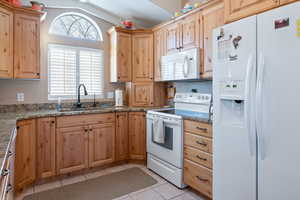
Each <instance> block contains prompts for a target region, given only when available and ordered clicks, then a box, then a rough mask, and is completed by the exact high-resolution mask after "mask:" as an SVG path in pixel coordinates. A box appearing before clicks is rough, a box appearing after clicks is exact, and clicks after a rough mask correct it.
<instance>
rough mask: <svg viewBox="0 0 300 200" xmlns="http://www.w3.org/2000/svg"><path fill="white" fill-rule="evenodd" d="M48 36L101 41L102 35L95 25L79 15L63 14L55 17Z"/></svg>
mask: <svg viewBox="0 0 300 200" xmlns="http://www.w3.org/2000/svg"><path fill="white" fill-rule="evenodd" d="M50 34H55V35H61V36H67V37H73V38H78V39H83V40H95V41H102V34H101V31H100V29H99V27H98V26H97V24H96V23H95V22H94V21H93V20H91V19H90V18H88V17H87V16H84V15H82V14H79V13H65V14H63V15H60V16H58V17H56V18H55V19H54V21H53V23H52V24H51V28H50Z"/></svg>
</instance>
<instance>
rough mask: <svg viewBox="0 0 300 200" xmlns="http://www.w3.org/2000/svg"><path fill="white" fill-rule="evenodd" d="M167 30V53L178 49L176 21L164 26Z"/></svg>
mask: <svg viewBox="0 0 300 200" xmlns="http://www.w3.org/2000/svg"><path fill="white" fill-rule="evenodd" d="M166 31H167V33H166V34H167V36H166V37H167V39H166V40H167V53H176V52H179V51H180V37H181V33H180V24H179V23H178V22H176V23H173V24H170V25H168V26H167V27H166Z"/></svg>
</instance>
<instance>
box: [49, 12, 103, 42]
mask: <svg viewBox="0 0 300 200" xmlns="http://www.w3.org/2000/svg"><path fill="white" fill-rule="evenodd" d="M65 15H78V16H80V17H82V18H84V19H86V20H88V21H89V22H90V23H91V24H92V25H93V26H95V28H96V29H97V31H98V34H99V38H100V39H99V40H90V39H81V38H77V37H72V36H65V35H59V34H55V33H51V32H52V27H53V24H54V23H55V22H56V20H57V19H58V18H60V17H63V16H65ZM48 34H49V35H55V36H58V37H64V38H71V39H74V40H80V41H82V40H83V41H90V42H103V34H102V31H101V29H100V28H99V26H98V24H97V23H96V22H95V21H94V20H93V19H91V18H90V17H88V16H86V15H84V14H81V13H78V12H65V13H62V14H60V15H58V16H57V17H55V18H54V19H53V20H52V22H51V24H50V29H49V32H48Z"/></svg>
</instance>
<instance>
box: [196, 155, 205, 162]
mask: <svg viewBox="0 0 300 200" xmlns="http://www.w3.org/2000/svg"><path fill="white" fill-rule="evenodd" d="M196 157H197V158H198V159H199V160H203V161H207V159H206V158H202V157H200V156H199V155H197V156H196Z"/></svg>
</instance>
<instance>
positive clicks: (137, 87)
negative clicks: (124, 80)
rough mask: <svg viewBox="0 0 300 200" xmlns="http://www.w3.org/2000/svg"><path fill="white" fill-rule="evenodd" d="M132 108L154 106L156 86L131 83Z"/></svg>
mask: <svg viewBox="0 0 300 200" xmlns="http://www.w3.org/2000/svg"><path fill="white" fill-rule="evenodd" d="M130 90H131V91H130V92H131V97H130V98H131V106H153V105H154V102H153V101H154V99H153V95H154V93H153V92H154V84H153V83H131V88H130Z"/></svg>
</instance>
